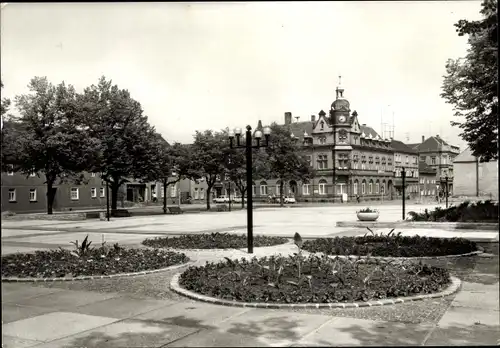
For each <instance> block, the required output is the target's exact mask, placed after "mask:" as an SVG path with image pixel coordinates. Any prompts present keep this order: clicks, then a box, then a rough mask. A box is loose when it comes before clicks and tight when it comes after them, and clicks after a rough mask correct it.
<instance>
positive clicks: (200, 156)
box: [192, 130, 229, 210]
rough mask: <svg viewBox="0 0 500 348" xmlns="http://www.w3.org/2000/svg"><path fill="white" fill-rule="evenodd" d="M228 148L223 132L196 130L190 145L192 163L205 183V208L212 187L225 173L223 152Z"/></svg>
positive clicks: (208, 202) (208, 208) (208, 207)
mask: <svg viewBox="0 0 500 348" xmlns="http://www.w3.org/2000/svg"><path fill="white" fill-rule="evenodd" d="M228 149H229V143H228V140H227V136H226V135H225V134H224V132H213V131H211V130H206V131H204V132H199V131H196V134H195V136H194V143H193V145H192V151H193V152H192V155H193V164H194V166H195V167H196V168H198V172H199V175H200V176H203V177H204V178H205V180H206V183H207V197H206V200H207V210H210V198H211V192H212V188H213V187H214V185H215V183H216V182H217V181H218V180H220V179H221V178H222V176H223V175H224V173H225V169H226V159H225V154H226V153H227V152H228Z"/></svg>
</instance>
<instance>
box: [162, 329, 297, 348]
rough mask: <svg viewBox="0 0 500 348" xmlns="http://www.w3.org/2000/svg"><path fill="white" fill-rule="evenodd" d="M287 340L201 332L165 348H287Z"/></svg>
mask: <svg viewBox="0 0 500 348" xmlns="http://www.w3.org/2000/svg"><path fill="white" fill-rule="evenodd" d="M291 343H292V342H290V341H289V340H281V341H274V340H271V339H268V338H265V337H251V336H243V335H235V334H231V333H228V332H220V331H217V330H202V331H200V332H196V333H194V334H192V335H189V336H186V337H185V338H181V339H180V340H178V341H175V342H173V343H170V344H168V345H167V346H166V347H288V346H290V344H291Z"/></svg>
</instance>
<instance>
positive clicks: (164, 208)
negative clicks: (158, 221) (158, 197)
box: [163, 179, 167, 214]
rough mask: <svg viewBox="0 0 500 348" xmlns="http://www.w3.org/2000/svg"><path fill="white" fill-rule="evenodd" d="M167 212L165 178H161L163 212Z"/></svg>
mask: <svg viewBox="0 0 500 348" xmlns="http://www.w3.org/2000/svg"><path fill="white" fill-rule="evenodd" d="M166 213H167V179H163V214H166Z"/></svg>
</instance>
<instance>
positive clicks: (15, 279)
mask: <svg viewBox="0 0 500 348" xmlns="http://www.w3.org/2000/svg"><path fill="white" fill-rule="evenodd" d="M195 262H196V261H188V262H185V263H181V264H178V265H172V266H169V267H165V268H159V269H152V270H148V271H141V272H131V273H116V274H109V275H95V276H81V277H71V278H63V277H58V278H31V277H30V278H19V277H2V283H13V282H19V283H23V282H24V283H44V282H72V281H78V280H93V279H106V278H119V277H134V276H139V275H146V274H151V273H158V272H165V271H171V270H174V269H178V268H182V267H185V266H189V265H192V264H194V263H195Z"/></svg>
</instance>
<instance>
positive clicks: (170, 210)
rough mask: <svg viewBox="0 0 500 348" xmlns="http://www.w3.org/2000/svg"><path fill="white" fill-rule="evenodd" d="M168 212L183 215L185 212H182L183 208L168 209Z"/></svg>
mask: <svg viewBox="0 0 500 348" xmlns="http://www.w3.org/2000/svg"><path fill="white" fill-rule="evenodd" d="M168 211H169V213H170V214H182V213H184V211H182V209H181V207H168Z"/></svg>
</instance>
